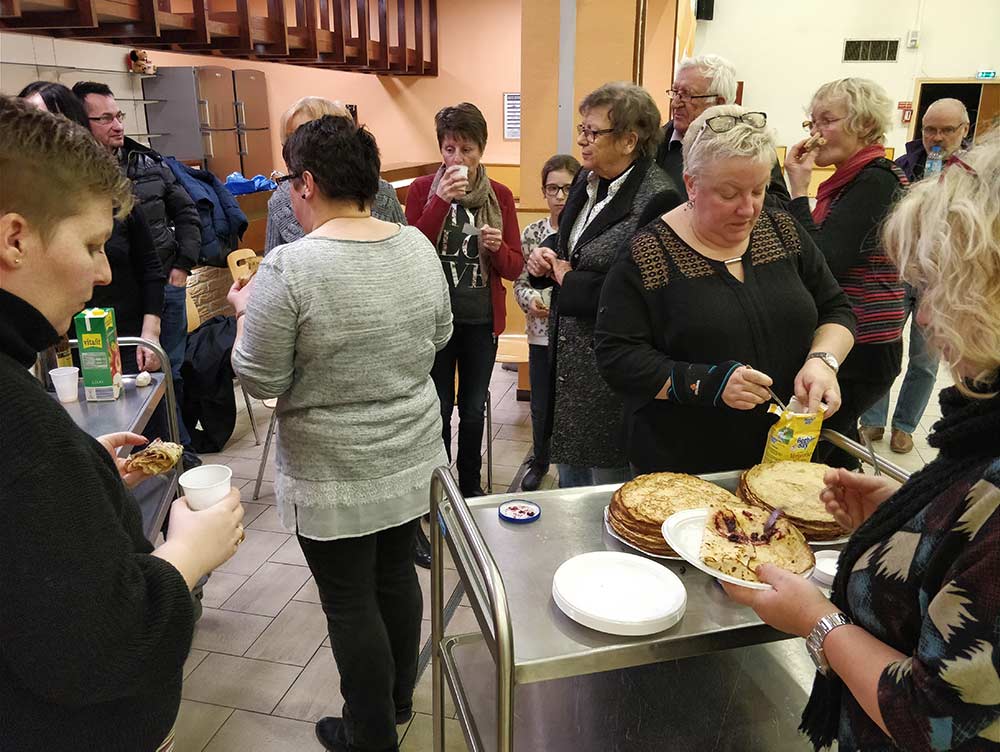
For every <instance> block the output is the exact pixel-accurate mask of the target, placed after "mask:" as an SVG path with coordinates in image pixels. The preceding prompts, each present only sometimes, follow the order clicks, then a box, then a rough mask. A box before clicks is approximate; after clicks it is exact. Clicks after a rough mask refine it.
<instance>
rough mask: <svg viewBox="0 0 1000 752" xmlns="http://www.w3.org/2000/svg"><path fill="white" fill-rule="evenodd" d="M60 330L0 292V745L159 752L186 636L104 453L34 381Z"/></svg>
mask: <svg viewBox="0 0 1000 752" xmlns="http://www.w3.org/2000/svg"><path fill="white" fill-rule="evenodd" d="M57 338H58V337H57V334H56V332H55V330H54V329H53V328H52V326H51V325H50V324H49V323H48V321H47V320H46V319H45V318H44V317H42V315H41V314H40V313H39V312H38V311H36V310H35V309H34V308H33V307H32V306H30V305H28V304H27V303H25V302H24V301H23V300H21V299H20V298H17V297H15V296H14V295H11V294H10V293H8V292H6V291H4V290H0V394H3V399H2V400H0V478H2V479H3V480H2V482H0V508H2V509H3V514H4V521H3V525H2V526H0V709H2V710H0V749H3V750H17V751H18V752H34V751H35V750H37V751H38V752H43V751H44V752H48V751H49V750H64V749H87V750H91V749H92V750H101V751H102V752H117V751H120V752H145V751H147V750H149V751H151V750H155V749H156V748H157V746H158V745H159V744H160V743H161V742H162V741H163V740H164V739H165V738H166V736H167V734H168V733H169V732H170V729H171V727H172V725H173V723H174V720H175V718H176V716H177V709H178V707H179V706H180V692H181V672H182V669H183V666H184V660H185V658H186V657H187V654H188V650H189V648H190V647H191V635H192V632H193V629H194V614H193V609H192V604H191V594H190V593H189V592H188V588H187V585H186V584H185V582H184V579H183V578H182V577H181V575H180V573H179V572H178V571H177V570H176V569H175V568H174V567H173V566H171V565H170V564H168V563H167V562H166V561H164V560H162V559H158V558H156V557H153V556H150V552H151V551H152V546H150V544H149V543H148V542H147V541H146V539H145V538H144V537H143V533H142V522H141V517H140V514H139V508H138V505H137V504H136V503H135V500H134V499H133V498H132V497H131V495H130V494H129V492H128V491H127V490H126V489H125V486H124V485H123V484H122V481H121V478H120V477H119V475H118V471H117V470H116V468H115V466H114V463H112V461H111V458H110V457H109V456H108V453H107V452H106V451H105V450H104V448H103V447H102V446H101V445H100V444H98V443H97V442H96V441H95V440H94V439H92V438H91V437H90V436H88V435H87V434H85V433H84V432H83V431H81V430H80V429H79V428H77V427H76V425H75V424H74V423H73V421H72V420H71V419H70V417H69V415H68V414H67V413H66V411H65V410H63V408H62V407H61V406H60V405H59V404H58V403H57V402H56V401H55V400H54V399H53V398H52V397H51V396H50V395H48V394H46V392H45V389H44V388H43V387H42V385H41V384H40V383H39V382H38V381H37V380H36V379H35V378H34V377H33V376H32V375H31V374H30V372H29V371H28V370H27V366H28V365H30V364H31V363H32V362H34V359H35V353H36V352H38V351H40V350H43V349H45V348H46V347H48V346H50V345H52V344H53V343H54V342H55V341H56V339H57Z"/></svg>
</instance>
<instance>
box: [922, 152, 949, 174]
mask: <svg viewBox="0 0 1000 752" xmlns="http://www.w3.org/2000/svg"><path fill="white" fill-rule="evenodd" d="M943 166H944V158H943V157H942V155H941V147H940V146H932V147H931V151H930V154H928V155H927V164H926V165H924V177H925V178H929V177H932V176H933V175H940V174H941V168H942V167H943Z"/></svg>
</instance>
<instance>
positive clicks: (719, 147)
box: [682, 104, 775, 175]
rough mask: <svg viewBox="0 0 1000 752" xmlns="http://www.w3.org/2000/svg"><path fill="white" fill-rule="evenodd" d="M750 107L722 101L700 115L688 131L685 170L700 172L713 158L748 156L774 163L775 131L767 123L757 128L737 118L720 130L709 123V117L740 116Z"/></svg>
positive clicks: (685, 144)
mask: <svg viewBox="0 0 1000 752" xmlns="http://www.w3.org/2000/svg"><path fill="white" fill-rule="evenodd" d="M747 112H749V110H747V109H746V108H744V107H741V106H740V105H738V104H718V105H715V106H714V107H709V108H708V109H707V110H705V111H704V112H703V113H701V115H699V116H698V117H697V118H696V119H695V121H694V122H693V123H691V126H690V127H689V128H688V129H687V133H685V134H684V143H683V151H682V154H683V155H684V172H685V173H686V174H688V175H698V173H699V172H700V171H701V169H702V167H704V165H706V164H707V163H709V162H715V161H716V160H719V159H729V158H731V157H744V158H747V159H751V160H753V161H754V162H759V163H760V164H766V165H768V166H770V165H772V164H773V163H774V157H775V151H774V135H773V134H772V133H771V131H770V129H769V128H767V126H765V127H763V128H754V127H753V126H752V125H750V124H748V123H744V122H742V121H737V123H736V125H734V126H733V127H732V128H731V129H729V130H728V131H725V132H723V133H716V132H715V131H713V130H712V129H711V128H709V127H708V120H709V118H713V117H717V116H718V115H733V116H734V117H740V116H741V115H745V114H746V113H747Z"/></svg>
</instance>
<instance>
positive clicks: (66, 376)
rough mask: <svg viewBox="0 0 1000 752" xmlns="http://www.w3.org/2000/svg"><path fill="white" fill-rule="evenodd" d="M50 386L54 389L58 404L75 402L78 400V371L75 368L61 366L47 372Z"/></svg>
mask: <svg viewBox="0 0 1000 752" xmlns="http://www.w3.org/2000/svg"><path fill="white" fill-rule="evenodd" d="M49 378H51V379H52V386H54V387H55V388H56V396H57V397H58V398H59V401H60V402H76V401H78V400H79V399H80V389H79V386H80V369H79V368H77V367H76V366H63V367H61V368H53V369H52V370H51V371H49Z"/></svg>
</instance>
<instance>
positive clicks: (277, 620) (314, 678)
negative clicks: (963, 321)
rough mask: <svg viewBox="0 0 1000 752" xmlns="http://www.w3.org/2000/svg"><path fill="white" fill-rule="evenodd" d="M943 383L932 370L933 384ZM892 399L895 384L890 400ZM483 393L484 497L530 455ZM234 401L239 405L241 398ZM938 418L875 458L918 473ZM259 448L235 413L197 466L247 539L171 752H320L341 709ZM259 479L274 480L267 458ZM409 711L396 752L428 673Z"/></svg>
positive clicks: (225, 582) (497, 385)
mask: <svg viewBox="0 0 1000 752" xmlns="http://www.w3.org/2000/svg"><path fill="white" fill-rule="evenodd" d="M948 383H949V380H948V378H947V375H946V374H943V372H942V374H941V375H940V376H939V387H944V386H947V385H948ZM897 387H898V384H897ZM895 393H896V389H894V390H893V396H894V397H895ZM491 394H492V404H493V420H494V424H493V434H494V438H495V440H494V443H493V448H494V477H493V481H494V490H497V491H504V490H506V487H507V485H508V484H509V483H510V482H511V480H512V479H513V478H514V476H515V474H516V473H517V471H518V469H519V465H520V463H521V462H522V460H523V459H524V457H525V455H526V453H527V452H528V450H529V449H530V446H531V426H530V417H529V410H528V404H527V403H526V402H518V401H517V399H516V374H514V373H512V372H510V371H504V370H501V368H500V367H499V366H497V368H496V369H495V371H494V375H493V380H492V383H491ZM238 404H239V405H240V406H241V407H242V402H239V403H238ZM254 404H255V409H254V413H255V415H256V416H257V418H258V428H259V430H260V432H261V439H262V440H263V437H264V432H265V431H266V429H267V421H268V420H269V417H270V412H269V410H267V408H265V407H264V406H263V405H262V404H260V403H259V402H255V403H254ZM939 414H940V413H939V408H938V405H937V401H936V399H932V401H931V405H929V406H928V408H927V413H926V415H925V417H924V420H923V421H922V423H921V426H920V429H919V430H918V432H917V435H916V436H914V442H915V445H916V446H915V450H914V451H913V452H912V453H911V454H908V455H898V454H892V453H891V452H890V451H889V447H888V435H887V436H886V439H885V440H884V441H883V442H880V443H879V444H877V445H876V448H877V451H879V453H880V454H883V455H885V456H886V457H888V458H891V459H892V460H893V461H894V462H896V463H897V464H899V465H901V466H902V467H904V468H906V469H909V470H916V469H918V468H919V467H921V466H923V464H924V463H926V462H928V461H930V460H931V459H932V458H933V457H934V456H935V454H936V450H934V449H932V448H931V447H930V446H929V445H928V444H927V432H928V430H929V428H930V426H931V425H932V424H933V423H934V421H935V420H937V417H938V416H939ZM456 433H457V432H456ZM260 451H261V448H260V447H257V446H255V445H254V441H253V435H252V434H251V433H250V427H249V421H248V419H247V415H246V411H245V410H241V412H240V415H239V419H238V423H237V428H236V432H235V434H234V436H233V439H232V441H230V443H229V445H228V446H227V447H226V449H225V451H224V452H222V453H221V454H218V455H206V456H204V460H205V461H206V462H219V463H223V464H227V465H229V466H230V467H231V468H232V469H233V477H234V483H235V484H237V485H239V486H241V487H242V491H243V500H244V506H245V507H246V512H247V515H246V541H245V542H244V543H243V544H242V545H241V546H240V549H239V552H238V553H237V555H236V556H234V557H233V558H232V559H231V560H230V561H228V562H226V564H224V565H223V566H222V567H220V568H219V570H218V571H216V572H215V573H214V574H213V575H212V577H211V579H210V580H209V581H208V584H207V586H206V587H205V597H204V601H203V603H204V606H205V609H204V616H203V617H202V619H201V621H200V622H199V623H198V625H197V628H196V630H195V637H194V645H193V649H192V651H191V655H190V657H189V658H188V661H187V665H186V666H185V671H184V674H185V683H184V694H183V697H184V700H183V702H182V704H181V710H180V716H179V718H178V721H177V732H178V737H177V741H178V745H177V750H178V752H202V750H204V752H308V750H321V749H322V748H321V747H320V745H319V744H318V743H317V741H316V739H315V736H314V734H313V723H314V722H315V721H316V720H317V719H319V718H320V717H322V716H324V715H330V714H334V715H339V713H340V709H341V704H342V702H343V700H342V698H341V696H340V690H339V676H338V674H337V668H336V665H335V663H334V661H333V656H332V654H331V652H330V648H329V641H328V639H327V634H326V620H325V617H324V616H323V612H322V610H321V609H320V606H319V597H318V595H317V593H316V587H315V584H314V582H313V580H312V577H311V576H310V574H309V570H308V568H306V566H305V561H304V559H303V558H302V553H301V551H300V550H299V547H298V544H297V543H296V541H295V539H294V537H293V536H292V535H290V534H289V533H288V532H287V531H285V530H284V529H283V528H282V527H281V524H280V523H279V522H278V519H277V515H276V513H275V507H274V504H275V498H274V491H273V487H272V484H271V483H270V482H265V483H264V485H263V487H262V489H261V496H260V499H259V500H257V501H256V502H254V501H252V500H251V497H252V495H253V479H254V478H255V477H256V472H257V467H258V462H259V457H260ZM453 454H454V453H453ZM484 464H485V463H484ZM265 477H266V479H267V480H268V481H270V480H272V479H273V463H272V464H271V467H269V468H268V472H267V474H266V475H265ZM484 482H485V467H484ZM552 485H554V477H553V476H552V475H550V476H549V477H547V478H546V479H545V482H544V484H543V487H545V488H547V487H551V486H552ZM418 572H419V574H420V581H421V587H422V588H423V591H424V604H425V607H424V625H423V626H424V628H423V640H426V638H427V635H429V633H430V621H429V618H430V594H429V592H430V576H429V573H427V572H426V571H425V570H418ZM446 575H447V576H446V582H445V588H446V592H451V591H452V589H453V588H454V585H455V583H456V581H457V575H456V573H455V572H454V571H452V570H448V571H446ZM473 629H475V619H474V617H473V616H472V614H471V611H470V610H469V609H468V608H467V607H464V606H462V607H459V609H458V611H457V612H456V614H455V616H454V617H453V618H452V621H451V623H450V625H449V629H448V631H449V632H456V633H461V632H468V631H472V630H473ZM414 705H415V710H416V714H415V715H414V718H413V720H411V721H410V722H409V723H408V724H407V725H406V726H405V727H400V729H399V733H400V738H401V749H402V750H403V751H404V752H426V751H427V750H429V749H430V744H431V717H430V715H429V713H430V710H431V686H430V672H427V671H425V672H424V675H423V676H422V677H421V680H420V682H419V684H418V686H417V692H416V695H415V698H414ZM447 714H448V717H449V720H448V721H447V723H448V731H447V738H448V749H449V752H451V751H452V750H454V751H456V752H458V751H459V750H461V752H465V749H466V747H465V743H464V741H463V740H462V733H461V730H460V729H459V727H458V724H457V721H454V720H451V719H453V718H454V706H453V705H452V704H451V703H450V702H449V703H448V705H447Z"/></svg>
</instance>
